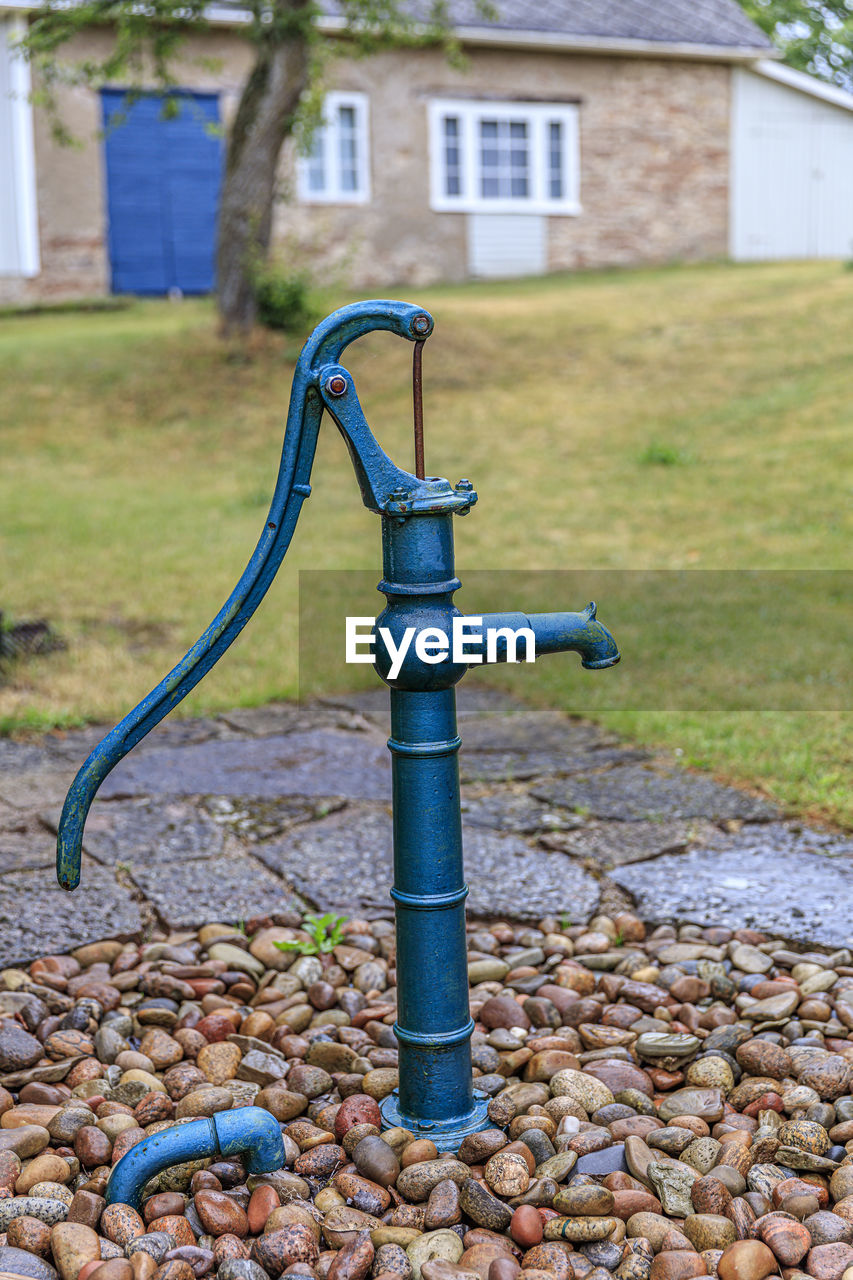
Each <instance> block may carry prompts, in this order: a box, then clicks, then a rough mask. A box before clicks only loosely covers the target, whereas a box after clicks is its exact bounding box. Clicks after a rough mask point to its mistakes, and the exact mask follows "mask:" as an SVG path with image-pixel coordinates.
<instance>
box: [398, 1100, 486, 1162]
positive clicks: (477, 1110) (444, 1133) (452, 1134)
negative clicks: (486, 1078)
mask: <svg viewBox="0 0 853 1280" xmlns="http://www.w3.org/2000/svg"><path fill="white" fill-rule="evenodd" d="M488 1106H489V1098H488V1095H487V1094H485V1093H481V1092H480V1090H479V1089H475V1090H474V1106H473V1107H472V1109H471V1110H470V1111H469V1112H468V1114H467V1115H464V1116H453V1117H452V1118H451V1119H450V1120H427V1121H422V1120H415V1119H413V1117H412V1116H407V1115H404V1114H403V1112H402V1111H401V1110H400V1106H399V1091H398V1090H397V1089H395V1090H394V1091H393V1093H389V1094H388V1096H387V1097H386V1098H383V1099H382V1101H381V1102H380V1104H379V1110H380V1112H381V1115H382V1125H383V1128H385V1129H395V1128H397V1127H398V1126H400V1127H401V1128H403V1129H408V1130H409V1131H410V1132H411V1133H413V1134H414V1135H415V1137H416V1138H429V1140H430V1142H434V1143H435V1145H436V1147H437V1148H438V1150H439V1151H458V1150H459V1147H460V1145H461V1143H462V1140H463V1138H467V1137H468V1136H469V1134H472V1133H479V1132H480V1130H481V1129H490V1128H491V1127H492V1122H491V1120H490V1119H489V1113H488Z"/></svg>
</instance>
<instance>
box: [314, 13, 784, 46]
mask: <svg viewBox="0 0 853 1280" xmlns="http://www.w3.org/2000/svg"><path fill="white" fill-rule="evenodd" d="M492 4H493V8H494V9H495V11H496V14H497V17H496V19H495V21H493V22H489V21H487V20H486V19H484V18H483V15H482V13H481V12H480V11H479V9H478V7H477V3H476V0H450V2H449V12H450V18H451V21H452V23H453V25H454V26H455V27H457V28H458V27H467V28H480V29H482V30H483V31H484V33H485V32H486V31H489V30H491V31H501V32H506V33H507V34H509V33H511V32H513V31H518V32H521V31H525V32H536V33H541V34H542V35H543V36H546V37H547V36H548V35H551V36H562V37H564V38H565V37H569V38H570V37H572V36H576V37H579V38H581V39H584V40H593V41H594V40H596V39H599V40H602V41H612V40H643V41H651V42H659V43H661V44H685V45H704V46H711V47H717V48H719V49H720V51H721V52H722V51H723V50H724V49H727V48H729V49H730V48H738V49H743V48H748V49H756V50H767V49H770V48H771V47H772V46H771V42H770V40H769V39H768V38H767V36H766V35H765V34H764V32H763V31H761V30H759V28H758V27H757V26H755V24H754V23H752V22H751V21H750V20H749V18H747V16H746V14H745V13H744V11H743V9H742V8H741V7H740V5H739V4H738V3H737V0H492ZM324 7H325V8H326V11H327V12H329V13H334V12H335V10H336V8H337V6H336V5H335V3H334V0H331V2H329V3H328V4H327V5H324ZM427 7H428V5H427V4H426V3H425V0H415V4H414V5H413V8H416V9H418V10H421V9H422V10H423V11H424V12H426V10H427Z"/></svg>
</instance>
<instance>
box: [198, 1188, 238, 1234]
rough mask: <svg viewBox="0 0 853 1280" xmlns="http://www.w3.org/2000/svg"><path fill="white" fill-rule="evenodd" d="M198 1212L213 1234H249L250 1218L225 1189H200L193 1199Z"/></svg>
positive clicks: (206, 1227) (205, 1225)
mask: <svg viewBox="0 0 853 1280" xmlns="http://www.w3.org/2000/svg"><path fill="white" fill-rule="evenodd" d="M193 1204H194V1206H195V1210H196V1213H197V1214H198V1216H199V1218H200V1219H201V1223H202V1225H203V1227H204V1229H205V1230H206V1231H209V1232H210V1234H211V1235H212V1236H224V1235H232V1236H238V1237H239V1238H240V1239H242V1238H243V1237H244V1236H247V1235H248V1234H249V1219H248V1218H247V1217H246V1213H245V1211H244V1210H243V1209H241V1208H240V1206H239V1204H237V1203H236V1201H234V1200H232V1199H231V1198H230V1196H227V1195H226V1194H225V1192H224V1191H198V1192H197V1193H196V1196H195V1200H194V1201H193Z"/></svg>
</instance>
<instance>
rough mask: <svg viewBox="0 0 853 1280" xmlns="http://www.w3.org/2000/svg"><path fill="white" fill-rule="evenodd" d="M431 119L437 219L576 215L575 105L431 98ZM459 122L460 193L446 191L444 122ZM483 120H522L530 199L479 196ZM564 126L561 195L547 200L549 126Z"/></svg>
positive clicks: (432, 188)
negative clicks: (456, 215) (446, 216)
mask: <svg viewBox="0 0 853 1280" xmlns="http://www.w3.org/2000/svg"><path fill="white" fill-rule="evenodd" d="M427 110H428V113H429V169H430V208H431V209H434V210H436V211H437V212H439V213H451V212H454V213H551V214H569V215H576V214H579V213H581V212H582V209H581V203H580V121H579V112H578V108H577V106H576V105H573V104H571V103H565V102H507V101H489V100H488V99H484V98H478V99H471V98H433V99H432V100H431V101H430V102H429V104H428V108H427ZM447 116H455V117H456V118H457V119H458V120H459V148H460V176H461V184H460V186H461V190H460V192H459V194H458V195H448V194H447V192H446V190H445V169H444V120H445V118H446V117H447ZM481 120H513V121H517V120H523V121H524V122H525V123H526V124H527V130H528V135H527V136H528V139H529V158H530V165H529V169H528V177H529V189H530V194H529V195H527V196H499V197H495V198H490V197H488V196H483V195H481V194H480V177H481V174H480V143H479V136H478V135H479V125H480V121H481ZM552 121H553V122H554V123H559V124H560V125H562V138H563V145H562V172H563V192H564V194H563V195H562V196H560V197H553V196H551V195H549V172H548V154H549V149H550V143H549V133H548V126H549V125H550V124H551V122H552Z"/></svg>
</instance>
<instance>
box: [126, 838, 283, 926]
mask: <svg viewBox="0 0 853 1280" xmlns="http://www.w3.org/2000/svg"><path fill="white" fill-rule="evenodd" d="M128 872H129V875H130V876H131V877H132V879H133V881H134V883H135V884H137V885H138V886H139V888H140V889H141V890H142V892H143V893H144V895H145V897H146V899H147V900H148V901H149V902H150V903H151V904H152V905H153V906H154V907H155V908H156V910H157V912H158V914H159V915H160V916H161V917H162V919H163V920H164V921H165V922H166V923H167V924H168V925H169V927H170V928H172V929H182V928H189V927H190V926H196V925H198V922H199V920H234V921H237V920H249V919H251V917H252V916H260V915H266V914H269V913H270V912H276V911H292V910H296V911H299V912H303V911H305V910H306V907H305V904H304V903H303V902H301V901H300V900H299V898H297V896H296V894H294V893H293V891H292V889H290V887H289V886H288V885H286V884H282V882H281V880H279V879H278V878H277V877H275V876H273V875H270V873H269V872H268V871H267V869H266V868H265V867H263V866H260V865H259V864H258V862H257V861H256V859H255V858H251V857H248V856H246V855H245V854H231V855H226V856H223V857H214V858H206V859H198V858H179V859H176V860H175V861H174V862H173V863H171V864H170V866H169V869H168V874H167V873H166V871H165V868H164V865H163V863H153V862H152V863H135V862H132V863H131V864H130V867H129V868H128Z"/></svg>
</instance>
